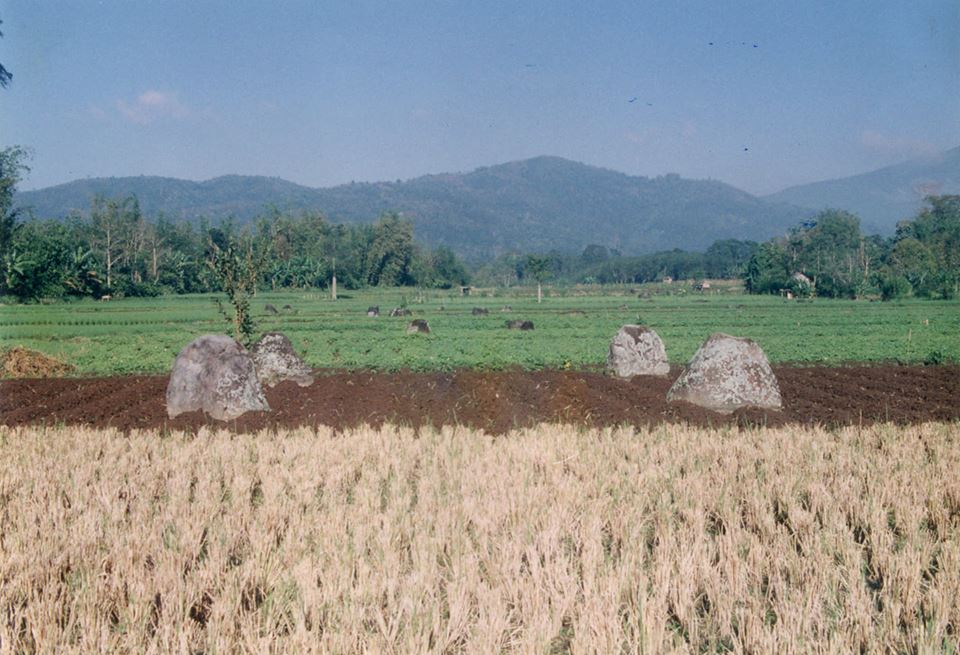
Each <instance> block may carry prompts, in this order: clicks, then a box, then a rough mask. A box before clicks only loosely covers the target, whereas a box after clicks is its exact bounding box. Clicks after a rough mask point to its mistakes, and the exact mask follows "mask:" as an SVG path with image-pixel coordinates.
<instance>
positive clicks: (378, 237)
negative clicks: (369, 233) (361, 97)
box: [367, 213, 414, 286]
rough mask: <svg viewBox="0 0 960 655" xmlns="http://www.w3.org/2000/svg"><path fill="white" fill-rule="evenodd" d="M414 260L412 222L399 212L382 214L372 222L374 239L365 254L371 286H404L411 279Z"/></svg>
mask: <svg viewBox="0 0 960 655" xmlns="http://www.w3.org/2000/svg"><path fill="white" fill-rule="evenodd" d="M412 260H413V224H412V223H411V222H410V221H405V220H402V219H401V218H400V216H399V215H398V214H395V213H389V214H384V215H383V216H381V217H380V219H379V220H378V221H377V222H376V223H375V224H374V226H373V240H372V242H371V244H370V249H369V250H368V254H367V262H368V265H367V269H368V273H367V275H368V278H367V279H368V282H369V284H370V285H371V286H405V285H410V284H413V283H414V280H413V278H412V276H411V274H410V264H411V262H412Z"/></svg>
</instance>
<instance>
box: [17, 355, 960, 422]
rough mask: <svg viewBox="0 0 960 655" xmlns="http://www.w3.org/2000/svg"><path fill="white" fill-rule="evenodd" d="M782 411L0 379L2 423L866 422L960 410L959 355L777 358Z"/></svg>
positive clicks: (584, 380)
mask: <svg viewBox="0 0 960 655" xmlns="http://www.w3.org/2000/svg"><path fill="white" fill-rule="evenodd" d="M773 370H774V373H775V374H776V376H777V379H778V380H779V382H780V392H781V394H782V395H783V404H784V408H783V410H782V411H779V412H776V411H766V410H762V409H757V408H742V409H738V410H736V411H735V412H733V413H732V414H718V413H717V412H712V411H710V410H708V409H704V408H702V407H697V406H696V405H692V404H690V403H687V402H668V401H667V400H666V395H667V390H668V389H669V388H670V386H671V385H672V384H673V382H674V380H675V379H676V378H677V376H678V375H679V373H680V371H679V369H674V370H672V371H671V373H670V375H667V376H664V377H637V378H633V379H631V380H623V379H619V378H616V377H614V376H611V375H604V374H602V373H598V372H590V371H557V370H542V371H520V370H510V371H457V372H454V373H411V372H400V373H373V372H370V371H352V372H343V371H329V370H328V371H315V374H316V375H317V376H318V377H319V378H320V379H318V380H317V384H314V385H313V386H311V387H306V388H301V387H298V386H297V385H296V384H295V383H293V382H290V381H287V382H281V383H280V384H278V385H277V386H276V387H274V388H272V389H266V390H265V391H264V393H265V395H266V398H267V401H268V402H269V404H270V407H272V408H273V411H271V412H251V413H248V414H244V415H243V416H241V417H239V418H238V419H235V420H233V421H230V422H228V423H226V424H224V423H220V422H215V421H213V419H210V418H208V417H205V416H204V415H203V414H202V413H201V412H190V413H187V414H181V415H180V416H177V417H176V418H174V419H169V418H168V417H167V412H166V405H165V401H164V395H165V391H166V388H167V380H168V378H167V376H165V375H151V376H130V377H113V378H87V379H80V378H60V379H46V380H4V381H0V424H5V425H10V426H14V425H28V424H35V423H46V424H48V425H49V424H55V423H64V424H67V425H90V426H97V427H104V426H112V427H116V428H119V429H121V430H130V429H145V428H151V429H156V428H159V429H164V428H169V429H180V430H196V429H198V428H199V427H200V426H203V425H208V424H209V425H212V426H214V427H217V428H222V427H227V428H229V429H231V430H235V431H237V432H251V431H256V430H262V429H283V428H293V427H300V426H310V425H328V426H331V427H333V428H334V429H337V430H344V429H348V428H351V427H356V426H359V425H364V424H366V425H373V426H379V425H383V424H384V423H393V424H398V425H408V426H413V427H424V426H435V427H436V426H442V425H463V426H467V427H472V428H479V429H483V430H486V431H487V432H489V433H491V434H502V433H504V432H507V431H509V430H512V429H514V428H522V427H526V426H531V425H536V424H538V423H570V424H575V425H583V426H586V427H604V426H616V425H623V424H629V425H637V426H651V425H659V424H662V423H687V424H690V425H697V426H703V427H719V426H725V425H728V426H733V427H738V426H750V425H768V426H778V425H787V424H799V425H827V426H839V425H868V424H871V423H875V422H894V423H901V424H906V423H920V422H924V421H955V420H960V403H957V401H956V399H957V398H960V366H858V367H839V368H826V367H806V368H796V367H790V366H774V367H773Z"/></svg>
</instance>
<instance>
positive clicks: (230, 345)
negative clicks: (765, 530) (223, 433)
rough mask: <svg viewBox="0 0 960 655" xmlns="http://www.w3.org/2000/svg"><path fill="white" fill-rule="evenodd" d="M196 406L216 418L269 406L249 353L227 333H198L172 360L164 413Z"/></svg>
mask: <svg viewBox="0 0 960 655" xmlns="http://www.w3.org/2000/svg"><path fill="white" fill-rule="evenodd" d="M198 409H202V410H203V411H204V412H206V413H207V414H209V415H210V416H212V417H213V418H215V419H217V420H219V421H228V420H230V419H234V418H236V417H238V416H240V415H241V414H245V413H246V412H255V411H269V409H270V406H269V405H268V404H267V399H266V398H264V397H263V388H262V387H261V386H260V381H259V380H258V379H257V372H256V369H255V368H254V365H253V359H252V358H251V357H250V353H248V352H247V351H246V349H245V348H244V347H243V346H241V345H240V344H239V343H237V342H236V341H235V340H233V339H231V338H230V337H228V336H225V335H222V334H207V335H204V336H202V337H198V338H197V339H194V340H193V341H191V342H190V343H189V344H187V345H186V346H185V347H184V348H183V350H181V351H180V354H179V355H177V359H176V360H175V361H174V363H173V371H172V372H171V373H170V382H169V383H168V384H167V415H168V416H169V417H170V418H173V417H175V416H178V415H179V414H183V413H184V412H193V411H196V410H198Z"/></svg>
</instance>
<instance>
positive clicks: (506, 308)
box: [500, 305, 513, 312]
mask: <svg viewBox="0 0 960 655" xmlns="http://www.w3.org/2000/svg"><path fill="white" fill-rule="evenodd" d="M500 311H501V312H512V311H513V307H511V306H510V305H504V306H503V307H502V308H501V309H500Z"/></svg>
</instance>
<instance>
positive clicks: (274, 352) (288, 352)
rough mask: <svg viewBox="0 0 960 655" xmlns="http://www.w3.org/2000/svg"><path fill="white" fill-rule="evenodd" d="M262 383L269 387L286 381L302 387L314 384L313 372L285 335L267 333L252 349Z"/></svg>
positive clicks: (251, 353) (254, 362)
mask: <svg viewBox="0 0 960 655" xmlns="http://www.w3.org/2000/svg"><path fill="white" fill-rule="evenodd" d="M250 355H251V356H252V357H253V364H254V367H255V368H256V369H257V377H258V378H260V383H261V384H265V385H267V386H268V387H272V386H275V385H276V384H277V383H278V382H283V381H284V380H293V381H294V382H296V383H297V384H299V385H300V386H301V387H309V386H310V385H311V384H313V372H312V371H311V370H310V367H309V366H307V363H306V362H304V361H303V360H302V359H301V358H300V356H299V355H297V353H296V351H294V349H293V344H292V343H290V339H288V338H287V336H286V335H285V334H281V333H280V332H267V333H266V334H264V335H263V336H262V337H260V340H259V341H257V342H256V343H255V344H253V347H252V348H250Z"/></svg>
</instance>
